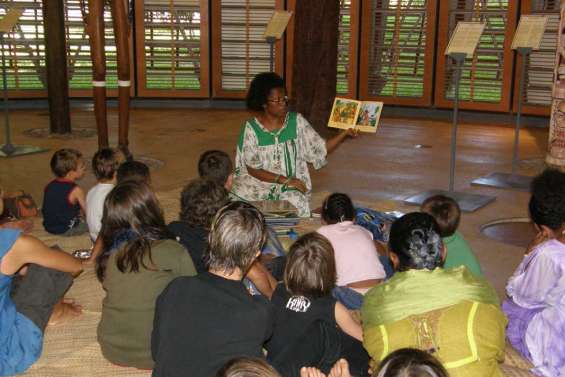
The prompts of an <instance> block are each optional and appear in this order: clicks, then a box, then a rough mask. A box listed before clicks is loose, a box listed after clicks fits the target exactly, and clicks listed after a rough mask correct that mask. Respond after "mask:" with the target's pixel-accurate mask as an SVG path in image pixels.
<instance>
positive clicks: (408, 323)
mask: <svg viewBox="0 0 565 377" xmlns="http://www.w3.org/2000/svg"><path fill="white" fill-rule="evenodd" d="M389 248H390V251H391V255H394V258H393V261H394V264H395V268H396V271H397V272H396V273H395V274H394V276H393V277H392V278H391V279H389V280H388V281H386V282H384V283H382V284H379V285H377V286H375V287H374V288H373V289H371V290H370V291H369V292H367V294H366V295H365V299H364V301H363V307H362V309H361V314H362V322H363V335H364V345H365V349H367V352H369V355H371V357H372V359H373V360H374V361H376V362H378V363H381V361H382V360H383V359H384V358H385V357H386V356H387V355H388V354H389V353H391V352H393V351H395V350H397V349H400V348H406V347H411V348H418V349H420V350H422V351H425V352H430V353H433V354H434V355H435V356H437V358H438V359H439V360H441V362H442V363H443V366H444V367H445V368H446V369H447V370H448V371H449V374H450V375H451V376H452V377H466V376H500V375H501V371H500V369H499V366H498V363H500V362H502V361H503V359H504V347H505V342H504V328H505V327H506V319H505V317H504V314H503V313H502V310H501V309H500V306H499V301H498V297H497V295H496V292H495V291H494V289H493V288H492V286H491V285H490V284H489V283H488V282H487V281H486V280H484V279H483V278H480V277H478V276H475V275H473V274H472V273H471V272H470V271H469V270H468V269H466V268H464V267H463V266H461V267H459V268H454V269H450V270H444V269H443V268H441V265H442V263H443V260H444V258H445V247H444V246H443V242H442V240H441V237H440V235H439V226H438V225H437V223H436V221H435V219H434V218H433V217H432V216H431V215H428V214H427V213H422V212H413V213H409V214H406V215H404V216H402V217H401V218H399V219H398V220H396V221H395V222H394V223H393V224H392V227H391V229H390V239H389ZM469 355H473V356H472V357H470V356H469ZM374 375H375V373H374Z"/></svg>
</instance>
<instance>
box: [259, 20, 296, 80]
mask: <svg viewBox="0 0 565 377" xmlns="http://www.w3.org/2000/svg"><path fill="white" fill-rule="evenodd" d="M290 17H292V12H290V11H285V10H276V11H275V12H274V13H273V16H272V17H271V20H270V21H269V23H268V24H267V28H266V29H265V34H264V35H263V36H264V37H265V40H266V41H267V43H268V44H269V71H271V72H273V71H274V69H275V43H276V42H277V40H278V39H281V38H282V35H283V33H284V31H285V30H286V27H287V25H288V22H289V21H290Z"/></svg>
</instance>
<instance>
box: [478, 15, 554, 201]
mask: <svg viewBox="0 0 565 377" xmlns="http://www.w3.org/2000/svg"><path fill="white" fill-rule="evenodd" d="M546 23H547V17H545V16H532V15H524V16H522V18H520V23H519V25H518V29H517V30H516V33H515V34H514V40H513V42H512V48H513V49H515V50H517V52H518V54H520V56H521V59H522V64H521V65H520V76H519V83H518V108H517V111H516V124H515V130H514V147H513V149H512V172H511V173H510V174H509V173H501V172H495V173H490V174H488V175H487V176H484V177H480V178H477V179H475V180H474V181H473V182H472V184H473V185H478V186H489V187H496V188H503V189H512V190H519V191H529V189H530V184H531V182H532V177H529V176H525V175H520V174H518V168H519V163H520V160H519V150H520V123H521V117H522V104H523V102H524V87H525V84H526V65H527V62H528V58H529V56H530V54H531V53H532V50H538V49H539V48H540V45H541V40H542V38H543V34H544V31H545V25H546Z"/></svg>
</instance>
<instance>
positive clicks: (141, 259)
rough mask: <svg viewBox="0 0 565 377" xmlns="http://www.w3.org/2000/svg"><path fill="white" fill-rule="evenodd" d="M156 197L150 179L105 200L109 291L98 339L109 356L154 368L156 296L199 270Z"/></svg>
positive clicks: (101, 265)
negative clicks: (172, 230)
mask: <svg viewBox="0 0 565 377" xmlns="http://www.w3.org/2000/svg"><path fill="white" fill-rule="evenodd" d="M171 238H172V235H171V234H170V233H169V231H168V230H167V227H166V225H165V220H164V218H163V211H162V210H161V207H160V206H159V202H158V201H157V198H156V197H155V195H154V194H153V192H152V191H151V189H150V188H149V186H147V185H146V184H145V183H142V182H137V181H132V180H129V181H128V180H126V181H125V182H122V183H119V184H118V185H116V187H114V189H112V191H110V193H109V194H108V196H107V197H106V200H105V202H104V217H103V219H102V230H101V231H100V236H99V239H101V241H102V245H103V251H102V253H101V254H100V255H99V256H98V258H97V260H96V274H97V276H98V278H99V279H100V280H101V281H102V286H103V288H104V291H105V292H106V296H105V297H104V301H103V302H102V318H101V319H100V323H99V325H98V342H99V343H100V348H101V350H102V354H103V355H104V357H105V358H106V359H107V360H109V361H110V362H112V363H114V364H118V365H123V366H131V367H136V368H143V369H149V368H152V367H153V359H152V357H151V343H150V341H151V329H152V327H153V316H154V313H155V300H156V298H157V296H158V295H159V294H160V293H161V292H162V291H163V289H164V288H165V287H166V286H167V284H168V283H169V282H171V281H172V280H173V279H174V278H176V277H179V276H191V275H195V274H196V270H195V269H194V265H193V263H192V260H191V259H190V256H189V255H188V253H187V252H186V250H185V249H184V247H183V246H182V245H181V244H179V243H178V242H176V241H175V240H173V239H171Z"/></svg>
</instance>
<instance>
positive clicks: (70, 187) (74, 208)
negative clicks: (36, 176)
mask: <svg viewBox="0 0 565 377" xmlns="http://www.w3.org/2000/svg"><path fill="white" fill-rule="evenodd" d="M51 170H52V171H53V174H55V177H56V178H55V179H54V180H52V181H51V182H49V184H47V186H45V193H44V196H43V208H42V212H43V227H44V228H45V230H46V231H47V232H49V233H51V234H60V235H62V236H76V235H79V234H83V233H85V232H87V231H88V226H87V225H86V222H84V220H83V215H84V213H86V200H85V195H84V191H83V190H82V189H81V188H80V187H79V186H78V185H77V184H76V181H78V180H79V179H81V178H82V177H83V176H84V171H85V164H84V160H83V158H82V153H80V152H79V151H77V150H75V149H59V150H58V151H56V152H55V153H54V154H53V157H52V158H51Z"/></svg>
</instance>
